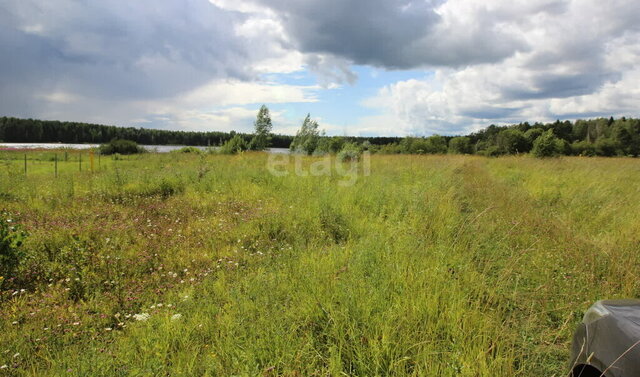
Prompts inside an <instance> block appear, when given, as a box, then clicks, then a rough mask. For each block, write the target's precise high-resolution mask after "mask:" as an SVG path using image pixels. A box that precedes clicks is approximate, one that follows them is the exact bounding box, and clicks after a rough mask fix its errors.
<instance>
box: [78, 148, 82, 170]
mask: <svg viewBox="0 0 640 377" xmlns="http://www.w3.org/2000/svg"><path fill="white" fill-rule="evenodd" d="M78 156H79V157H78V167H79V169H80V171H82V152H80V154H79V155H78Z"/></svg>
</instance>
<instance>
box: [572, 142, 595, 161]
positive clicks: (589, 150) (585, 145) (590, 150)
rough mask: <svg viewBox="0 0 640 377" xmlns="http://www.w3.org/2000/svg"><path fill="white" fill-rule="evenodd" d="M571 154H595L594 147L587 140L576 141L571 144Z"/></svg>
mask: <svg viewBox="0 0 640 377" xmlns="http://www.w3.org/2000/svg"><path fill="white" fill-rule="evenodd" d="M571 154H573V155H576V156H590V157H591V156H595V155H596V147H595V146H594V145H593V143H589V142H588V141H576V142H574V143H573V144H571Z"/></svg>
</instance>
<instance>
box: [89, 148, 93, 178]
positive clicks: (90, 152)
mask: <svg viewBox="0 0 640 377" xmlns="http://www.w3.org/2000/svg"><path fill="white" fill-rule="evenodd" d="M89 166H90V167H91V172H92V173H93V149H92V150H90V151H89Z"/></svg>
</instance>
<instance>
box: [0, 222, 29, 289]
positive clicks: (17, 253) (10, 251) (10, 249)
mask: <svg viewBox="0 0 640 377" xmlns="http://www.w3.org/2000/svg"><path fill="white" fill-rule="evenodd" d="M25 237H26V235H25V233H24V232H22V231H21V230H20V229H19V227H18V226H17V225H15V224H13V219H12V218H11V214H9V213H7V212H3V213H2V214H1V215H0V288H2V285H3V283H4V281H5V280H6V279H11V278H13V277H14V272H15V270H16V268H17V267H18V266H19V265H20V262H21V261H22V259H23V258H24V256H25V253H24V251H23V250H22V242H23V241H24V239H25Z"/></svg>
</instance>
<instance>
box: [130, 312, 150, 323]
mask: <svg viewBox="0 0 640 377" xmlns="http://www.w3.org/2000/svg"><path fill="white" fill-rule="evenodd" d="M150 317H151V315H149V313H140V314H134V315H133V319H135V320H136V321H146V320H148V319H149V318H150Z"/></svg>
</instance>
